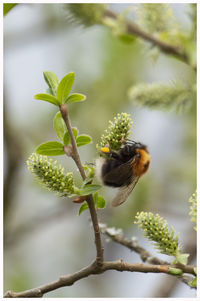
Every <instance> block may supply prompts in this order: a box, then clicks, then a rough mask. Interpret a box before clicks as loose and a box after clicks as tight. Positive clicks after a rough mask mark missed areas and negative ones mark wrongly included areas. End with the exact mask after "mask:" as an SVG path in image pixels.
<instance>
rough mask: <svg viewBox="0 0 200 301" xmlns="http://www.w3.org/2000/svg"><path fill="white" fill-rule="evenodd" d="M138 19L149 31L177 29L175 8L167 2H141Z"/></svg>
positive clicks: (158, 31)
mask: <svg viewBox="0 0 200 301" xmlns="http://www.w3.org/2000/svg"><path fill="white" fill-rule="evenodd" d="M137 21H138V23H139V24H140V25H141V26H142V28H144V29H145V30H146V31H147V32H149V33H160V32H165V33H166V32H174V31H177V23H176V21H175V16H174V13H173V10H172V8H171V6H170V4H167V3H144V4H140V5H139V7H138V9H137Z"/></svg>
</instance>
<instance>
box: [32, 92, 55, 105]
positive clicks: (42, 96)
mask: <svg viewBox="0 0 200 301" xmlns="http://www.w3.org/2000/svg"><path fill="white" fill-rule="evenodd" d="M34 99H40V100H44V101H47V102H50V103H52V104H53V105H55V106H59V102H58V99H57V98H56V97H54V96H53V95H50V94H45V93H39V94H36V95H35V96H34Z"/></svg>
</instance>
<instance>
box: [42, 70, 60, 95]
mask: <svg viewBox="0 0 200 301" xmlns="http://www.w3.org/2000/svg"><path fill="white" fill-rule="evenodd" d="M43 75H44V79H45V81H46V83H47V85H48V86H49V88H50V89H51V90H52V92H53V95H55V96H56V91H57V87H58V83H59V82H58V78H57V76H56V74H55V73H53V72H51V71H44V72H43Z"/></svg>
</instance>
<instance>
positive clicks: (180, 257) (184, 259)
mask: <svg viewBox="0 0 200 301" xmlns="http://www.w3.org/2000/svg"><path fill="white" fill-rule="evenodd" d="M188 257H189V254H178V255H177V256H176V259H175V261H174V263H175V264H176V263H180V264H183V265H186V264H187V262H188Z"/></svg>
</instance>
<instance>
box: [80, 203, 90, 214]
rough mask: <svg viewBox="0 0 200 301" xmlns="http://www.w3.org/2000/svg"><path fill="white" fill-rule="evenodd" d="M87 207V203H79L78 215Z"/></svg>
mask: <svg viewBox="0 0 200 301" xmlns="http://www.w3.org/2000/svg"><path fill="white" fill-rule="evenodd" d="M88 208H89V207H88V203H84V204H83V205H81V207H80V209H79V212H78V215H81V213H82V212H83V211H85V210H87V209H88Z"/></svg>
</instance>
